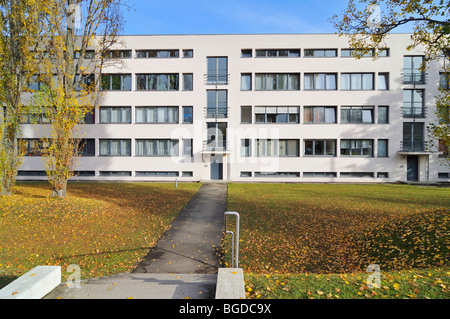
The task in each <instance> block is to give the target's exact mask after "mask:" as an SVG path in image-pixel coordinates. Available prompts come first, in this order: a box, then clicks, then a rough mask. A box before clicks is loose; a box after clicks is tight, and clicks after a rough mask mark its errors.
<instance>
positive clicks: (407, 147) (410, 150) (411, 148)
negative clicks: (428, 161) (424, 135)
mask: <svg viewBox="0 0 450 319" xmlns="http://www.w3.org/2000/svg"><path fill="white" fill-rule="evenodd" d="M428 153H429V152H428V151H427V143H426V142H425V141H401V142H400V151H399V152H398V154H400V155H413V154H416V155H420V154H428Z"/></svg>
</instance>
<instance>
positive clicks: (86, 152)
mask: <svg viewBox="0 0 450 319" xmlns="http://www.w3.org/2000/svg"><path fill="white" fill-rule="evenodd" d="M78 149H79V155H80V156H95V139H93V138H84V139H82V140H81V141H80V143H79V146H78Z"/></svg>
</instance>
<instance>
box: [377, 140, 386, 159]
mask: <svg viewBox="0 0 450 319" xmlns="http://www.w3.org/2000/svg"><path fill="white" fill-rule="evenodd" d="M377 155H378V157H388V140H378V144H377Z"/></svg>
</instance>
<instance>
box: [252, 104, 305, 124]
mask: <svg viewBox="0 0 450 319" xmlns="http://www.w3.org/2000/svg"><path fill="white" fill-rule="evenodd" d="M299 118H300V113H299V107H298V106H256V107H255V122H256V123H299Z"/></svg>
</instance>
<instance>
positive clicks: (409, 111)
mask: <svg viewBox="0 0 450 319" xmlns="http://www.w3.org/2000/svg"><path fill="white" fill-rule="evenodd" d="M427 112H428V108H427V107H426V106H420V107H414V108H412V107H404V106H403V107H402V114H403V118H405V119H413V118H426V117H427Z"/></svg>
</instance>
